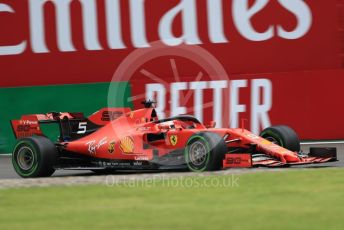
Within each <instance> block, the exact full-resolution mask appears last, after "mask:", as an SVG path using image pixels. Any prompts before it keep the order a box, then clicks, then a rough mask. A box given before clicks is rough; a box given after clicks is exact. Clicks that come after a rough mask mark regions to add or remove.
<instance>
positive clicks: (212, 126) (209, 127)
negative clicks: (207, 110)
mask: <svg viewBox="0 0 344 230" xmlns="http://www.w3.org/2000/svg"><path fill="white" fill-rule="evenodd" d="M206 127H207V128H208V129H212V128H215V127H216V121H211V122H210V123H209V125H206Z"/></svg>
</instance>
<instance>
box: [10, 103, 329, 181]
mask: <svg viewBox="0 0 344 230" xmlns="http://www.w3.org/2000/svg"><path fill="white" fill-rule="evenodd" d="M153 104H154V103H152V102H151V101H148V102H144V106H145V108H143V109H139V110H135V111H131V110H130V109H129V108H106V109H102V110H100V111H98V112H96V113H94V114H93V115H91V116H90V117H88V118H86V117H84V115H83V114H82V113H56V112H53V113H48V114H44V115H43V114H36V115H24V116H22V118H21V119H20V120H13V121H11V124H12V127H13V130H14V133H15V136H16V137H17V139H18V142H17V144H16V146H15V147H14V150H13V156H12V161H13V166H14V168H15V171H16V172H17V173H18V174H19V175H20V176H21V177H45V176H50V175H52V174H53V173H54V172H55V170H57V169H89V170H92V171H96V172H108V171H115V170H128V169H132V170H167V169H173V170H176V169H189V170H192V171H204V170H208V171H212V170H220V169H224V168H234V167H254V166H267V167H277V166H289V165H300V164H311V163H323V162H329V161H334V160H336V149H335V148H330V149H328V148H326V149H325V148H312V149H311V151H310V153H309V154H304V153H302V152H300V142H299V139H298V137H297V135H296V133H295V132H294V131H293V130H292V129H290V128H289V127H287V126H274V127H271V128H267V129H265V130H264V131H263V132H262V133H261V135H260V136H257V135H254V134H253V133H251V132H250V131H248V130H245V129H244V128H241V129H230V128H227V129H217V128H214V127H215V124H214V122H212V124H211V125H209V126H206V125H203V124H201V123H200V122H199V121H198V120H197V119H196V118H195V117H193V116H190V115H181V116H177V117H172V118H168V119H162V120H159V119H158V117H157V113H156V111H155V109H154V108H153V107H154V106H153ZM44 124H49V125H52V124H55V125H56V126H57V128H58V129H59V133H60V135H59V136H58V139H57V141H56V142H55V143H54V142H53V141H51V140H50V139H48V138H47V137H45V135H44V134H43V132H42V126H43V125H44Z"/></svg>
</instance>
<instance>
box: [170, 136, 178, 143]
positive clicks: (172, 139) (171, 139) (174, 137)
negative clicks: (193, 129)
mask: <svg viewBox="0 0 344 230" xmlns="http://www.w3.org/2000/svg"><path fill="white" fill-rule="evenodd" d="M170 142H171V144H172V145H173V146H175V145H176V144H177V143H178V137H177V136H176V135H171V136H170Z"/></svg>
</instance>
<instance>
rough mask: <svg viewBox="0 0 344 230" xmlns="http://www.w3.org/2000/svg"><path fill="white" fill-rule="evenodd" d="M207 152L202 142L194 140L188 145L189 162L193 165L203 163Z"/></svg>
mask: <svg viewBox="0 0 344 230" xmlns="http://www.w3.org/2000/svg"><path fill="white" fill-rule="evenodd" d="M207 153H208V152H207V147H206V146H205V145H204V144H203V143H202V142H200V141H196V142H195V143H193V144H192V145H191V146H190V150H189V158H190V162H191V163H192V164H193V165H195V166H200V165H202V164H204V162H205V161H206V160H207Z"/></svg>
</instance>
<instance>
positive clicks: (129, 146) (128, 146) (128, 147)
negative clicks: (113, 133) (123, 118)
mask: <svg viewBox="0 0 344 230" xmlns="http://www.w3.org/2000/svg"><path fill="white" fill-rule="evenodd" d="M120 148H121V150H122V152H123V153H133V152H134V140H133V138H132V137H125V138H123V139H122V140H121V145H120Z"/></svg>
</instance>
